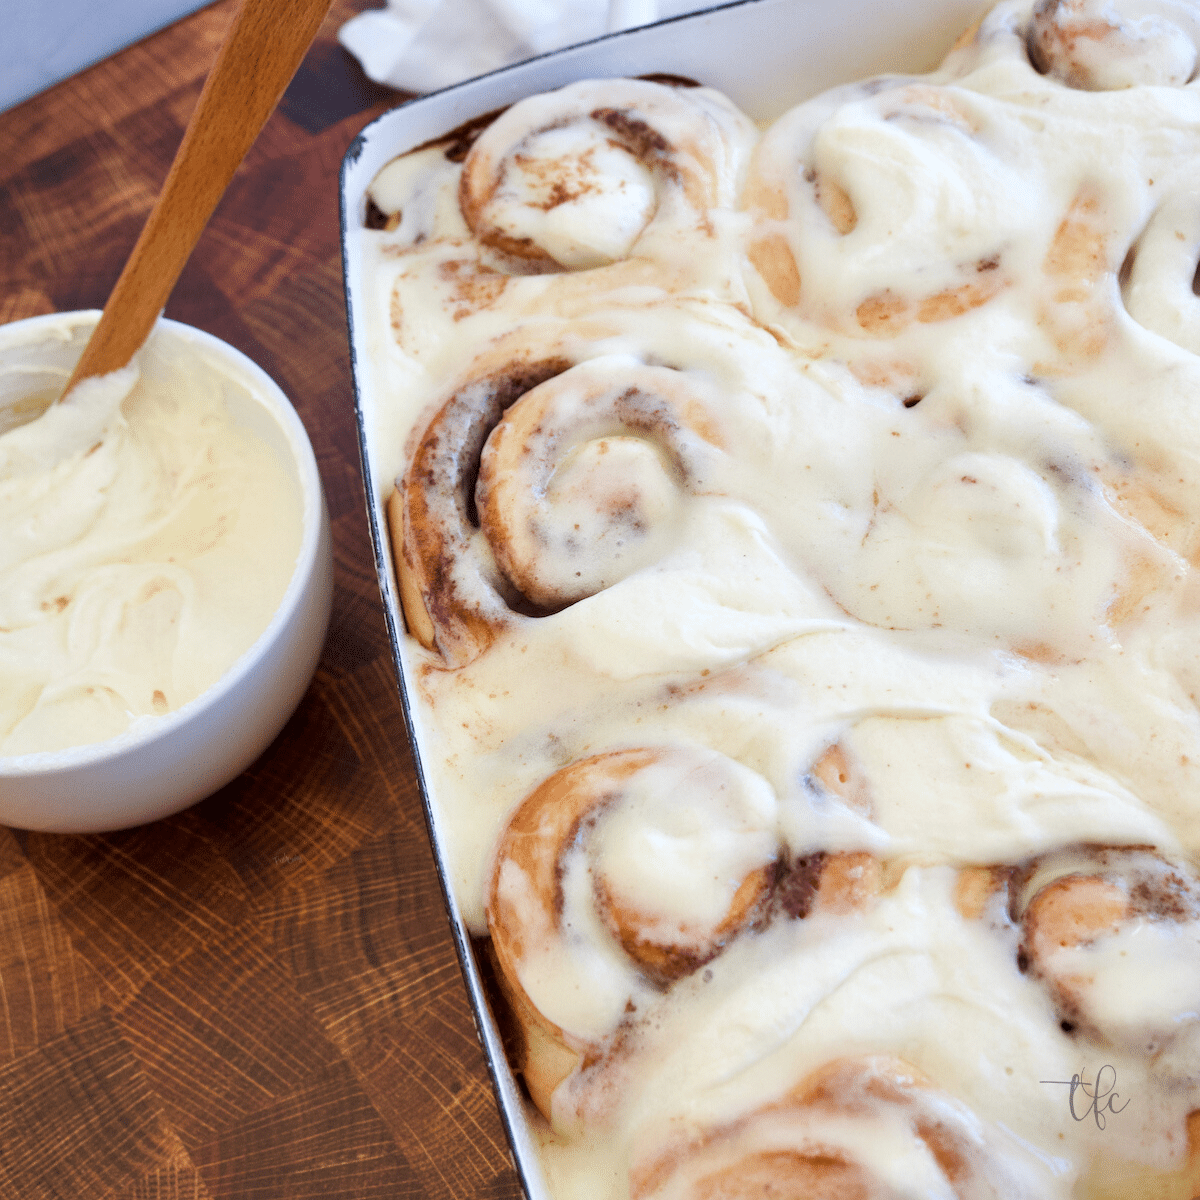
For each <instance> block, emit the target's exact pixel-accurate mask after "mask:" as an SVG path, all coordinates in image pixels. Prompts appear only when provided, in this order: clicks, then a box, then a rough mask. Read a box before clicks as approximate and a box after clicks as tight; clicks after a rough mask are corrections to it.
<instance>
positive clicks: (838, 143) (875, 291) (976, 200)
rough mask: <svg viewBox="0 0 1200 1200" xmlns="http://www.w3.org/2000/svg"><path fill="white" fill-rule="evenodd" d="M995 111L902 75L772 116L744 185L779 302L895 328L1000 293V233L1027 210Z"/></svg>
mask: <svg viewBox="0 0 1200 1200" xmlns="http://www.w3.org/2000/svg"><path fill="white" fill-rule="evenodd" d="M991 120H992V118H991V115H990V111H989V103H988V102H987V101H986V100H984V99H983V98H981V97H979V96H977V95H974V94H972V93H970V92H967V91H965V90H962V89H958V88H954V87H949V86H944V85H939V84H935V83H930V82H926V81H911V82H910V81H904V80H898V81H885V80H876V81H873V82H869V83H867V84H858V85H854V86H852V87H848V88H838V89H835V90H834V91H832V92H829V93H826V94H825V95H823V96H820V97H818V98H816V99H815V100H811V101H808V102H807V103H805V104H802V105H800V106H799V107H798V108H796V109H793V110H792V111H791V112H789V113H787V114H785V115H784V116H783V117H781V118H779V120H777V121H776V122H775V124H774V125H772V126H771V128H770V129H769V130H768V131H767V133H766V134H765V135H764V136H763V138H762V141H761V142H760V143H759V145H758V147H757V148H756V150H755V153H754V156H753V159H752V161H751V167H750V172H749V175H748V177H747V182H746V189H745V193H744V203H745V206H746V207H747V208H748V209H749V210H750V212H751V213H752V214H754V216H755V217H756V227H755V231H754V233H753V235H752V237H751V239H750V242H749V246H748V251H747V257H748V259H749V262H750V264H751V266H752V267H753V269H754V271H755V273H756V274H757V275H758V277H759V278H761V280H762V281H763V283H764V284H765V286H766V289H767V291H768V292H769V294H770V297H771V300H772V301H773V302H774V304H776V305H778V306H780V308H781V309H782V310H784V311H785V313H787V312H791V313H795V314H796V315H797V316H800V317H804V318H807V319H810V320H814V321H816V322H818V323H819V324H821V325H824V326H826V327H828V328H831V329H833V330H836V331H837V332H840V333H843V334H849V335H851V336H856V337H883V338H891V337H895V336H897V335H898V334H900V333H901V332H902V331H904V330H905V329H907V328H908V327H910V326H912V325H914V324H915V325H934V324H939V323H941V322H943V321H947V320H950V319H952V318H954V317H958V316H962V315H963V314H964V313H967V312H970V311H972V310H974V309H977V308H979V307H981V306H982V305H984V304H986V303H987V302H988V301H989V300H991V299H992V298H993V297H994V296H996V295H998V294H999V293H1001V292H1002V291H1003V290H1005V289H1006V288H1007V287H1008V286H1009V285H1010V284H1011V282H1012V278H1011V273H1010V270H1009V267H1008V264H1007V262H1006V257H1005V252H1006V233H1005V230H1006V227H1009V226H1011V224H1012V222H1013V219H1014V217H1015V216H1020V214H1021V213H1022V212H1023V211H1024V206H1023V203H1022V201H1021V200H1020V198H1019V197H1020V195H1021V189H1020V188H1019V187H1017V186H1015V178H1014V177H1013V175H1012V172H1011V171H1010V169H1009V167H1008V166H1007V165H1006V164H1005V163H1004V162H1003V161H1002V160H1001V159H1000V158H999V157H998V156H997V155H996V153H995V152H994V150H993V149H992V148H991V147H990V144H989V137H988V131H989V126H990V124H991ZM967 213H970V216H969V217H968V216H967V215H966V214H967ZM968 229H969V230H970V231H971V232H970V233H969V235H966V236H965V231H966V230H968Z"/></svg>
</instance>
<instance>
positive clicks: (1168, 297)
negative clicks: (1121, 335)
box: [1121, 173, 1200, 354]
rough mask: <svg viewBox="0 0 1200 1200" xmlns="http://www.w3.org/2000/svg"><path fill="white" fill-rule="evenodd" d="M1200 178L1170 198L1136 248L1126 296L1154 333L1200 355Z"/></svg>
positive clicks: (1135, 313)
mask: <svg viewBox="0 0 1200 1200" xmlns="http://www.w3.org/2000/svg"><path fill="white" fill-rule="evenodd" d="M1198 276H1200V175H1198V174H1196V173H1193V174H1192V175H1191V176H1190V177H1189V178H1187V179H1186V180H1185V181H1184V182H1183V183H1182V184H1181V185H1180V186H1178V187H1177V188H1176V189H1175V190H1174V191H1173V192H1172V193H1171V194H1170V195H1168V196H1167V197H1165V198H1164V199H1163V200H1162V202H1161V203H1160V204H1159V206H1158V208H1157V209H1156V210H1155V212H1154V215H1153V216H1152V217H1151V218H1150V221H1149V223H1148V224H1147V225H1146V228H1145V229H1144V230H1143V231H1142V235H1141V237H1139V238H1138V240H1137V243H1136V244H1135V246H1134V248H1133V254H1132V258H1131V262H1130V267H1129V272H1128V277H1127V278H1125V279H1124V281H1123V284H1122V288H1121V291H1122V294H1123V297H1124V300H1125V307H1126V309H1127V310H1128V312H1129V315H1130V316H1131V317H1132V318H1133V319H1134V320H1135V321H1136V322H1137V323H1138V324H1139V325H1141V326H1143V327H1144V328H1146V329H1149V330H1150V331H1151V332H1152V333H1157V334H1160V335H1161V336H1162V337H1165V338H1167V339H1168V340H1169V341H1172V342H1174V343H1175V344H1176V345H1177V346H1181V347H1183V349H1185V350H1190V351H1191V352H1192V353H1193V354H1200V295H1198V294H1197V278H1198Z"/></svg>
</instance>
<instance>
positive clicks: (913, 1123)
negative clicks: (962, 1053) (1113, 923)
mask: <svg viewBox="0 0 1200 1200" xmlns="http://www.w3.org/2000/svg"><path fill="white" fill-rule="evenodd" d="M1035 1178H1036V1177H1035V1175H1034V1173H1033V1169H1032V1168H1031V1167H1030V1166H1028V1165H1027V1164H1026V1163H1025V1162H1024V1161H1023V1160H1022V1155H1021V1152H1020V1150H1019V1149H1018V1148H1017V1146H1016V1144H1015V1142H1009V1141H1008V1140H1007V1139H1006V1138H1005V1137H1004V1136H1003V1135H1002V1134H1001V1133H1000V1131H998V1130H995V1129H991V1128H989V1127H988V1126H986V1125H985V1124H984V1123H983V1122H982V1121H980V1120H979V1118H978V1117H977V1116H975V1114H974V1113H972V1112H971V1111H970V1109H968V1108H967V1107H966V1106H965V1105H964V1104H962V1103H961V1102H960V1101H958V1100H956V1099H955V1098H954V1097H953V1096H951V1095H949V1094H948V1093H946V1092H944V1091H942V1090H941V1089H939V1088H938V1087H937V1086H936V1085H935V1084H934V1083H933V1081H932V1080H930V1079H928V1078H927V1077H926V1076H925V1075H924V1074H923V1073H922V1072H920V1071H919V1070H917V1069H916V1068H915V1067H913V1066H911V1065H910V1064H908V1063H906V1062H904V1061H903V1060H901V1059H899V1058H895V1057H892V1056H890V1055H874V1056H866V1057H861V1058H844V1059H837V1060H834V1061H833V1062H830V1063H828V1064H826V1065H825V1066H823V1067H821V1068H819V1069H818V1070H817V1071H815V1072H813V1074H812V1075H810V1076H809V1077H808V1078H807V1079H805V1080H804V1081H803V1082H802V1083H801V1084H799V1085H798V1086H797V1087H796V1088H794V1089H793V1090H792V1091H791V1092H790V1093H788V1094H787V1095H786V1096H785V1097H784V1098H783V1099H782V1100H779V1101H777V1102H776V1103H774V1104H770V1105H767V1106H766V1107H764V1108H762V1109H759V1110H758V1111H757V1112H754V1113H751V1114H750V1115H749V1116H746V1117H744V1118H742V1119H741V1120H739V1121H735V1122H733V1123H731V1124H729V1125H726V1126H724V1127H722V1128H720V1129H717V1130H714V1131H711V1132H709V1133H707V1134H705V1135H703V1136H700V1137H697V1138H695V1139H693V1140H692V1141H690V1142H686V1143H681V1144H677V1145H675V1146H673V1147H671V1148H670V1149H669V1150H667V1151H666V1152H665V1153H660V1154H659V1155H657V1156H655V1157H651V1158H648V1159H647V1160H645V1161H643V1162H642V1163H640V1164H639V1165H638V1166H637V1167H636V1168H635V1170H634V1172H633V1178H632V1188H631V1191H632V1195H633V1197H634V1200H756V1198H759V1197H779V1198H780V1200H849V1198H851V1197H853V1198H855V1200H858V1198H862V1200H868V1198H869V1200H918V1198H920V1200H928V1198H929V1197H934V1196H937V1197H956V1198H958V1200H982V1198H984V1197H988V1198H992V1200H1001V1198H1002V1200H1022V1198H1024V1197H1033V1196H1036V1195H1038V1194H1039V1190H1038V1189H1037V1187H1036V1184H1035Z"/></svg>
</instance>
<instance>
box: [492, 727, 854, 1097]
mask: <svg viewBox="0 0 1200 1200" xmlns="http://www.w3.org/2000/svg"><path fill="white" fill-rule="evenodd" d="M867 857H868V856H866V855H861V854H815V855H810V856H808V857H806V858H804V859H801V860H798V861H796V862H792V861H790V860H789V857H788V854H787V851H786V848H785V847H784V845H783V843H782V840H781V834H780V829H779V811H778V804H777V799H776V796H775V793H774V792H773V790H772V789H771V787H770V786H769V784H768V783H767V782H766V780H764V779H763V778H762V777H761V776H759V775H757V774H756V773H755V772H753V771H751V770H750V769H749V768H747V767H744V766H742V765H741V764H739V763H738V762H736V761H735V760H733V759H730V758H727V757H726V756H724V755H722V754H719V753H717V752H715V751H711V750H706V749H701V748H699V747H694V746H649V747H640V748H636V749H627V750H614V751H610V752H608V753H604V754H598V755H595V756H593V757H590V758H585V759H581V760H580V761H578V762H575V763H572V764H571V765H569V766H567V767H564V768H563V769H562V770H560V771H557V772H556V773H555V774H553V775H551V776H550V777H549V778H548V779H546V780H545V781H544V782H543V783H542V784H541V785H539V786H538V787H537V788H536V789H535V790H534V791H533V792H531V793H530V794H529V796H527V797H526V799H525V800H524V801H522V802H521V804H520V805H519V806H518V807H517V809H516V810H515V812H514V813H513V814H512V816H511V818H510V819H509V821H508V824H507V825H506V827H505V829H504V832H503V833H502V835H501V837H500V840H499V842H498V844H497V848H496V853H495V859H494V865H493V868H492V874H491V881H490V885H489V888H488V902H487V921H488V930H489V932H490V934H491V937H492V951H493V954H494V957H495V960H496V963H497V967H498V972H499V977H500V980H501V986H502V989H503V990H504V992H505V994H506V996H507V997H508V1000H509V1002H510V1004H511V1006H512V1009H513V1013H514V1015H515V1017H516V1020H517V1024H518V1026H519V1027H520V1029H521V1031H522V1036H523V1042H524V1045H523V1048H522V1052H521V1054H520V1067H521V1071H522V1073H523V1075H524V1078H525V1081H526V1085H527V1086H528V1088H529V1092H530V1095H531V1097H532V1098H533V1101H534V1103H535V1104H536V1105H537V1106H538V1108H539V1109H540V1110H541V1111H542V1112H543V1114H545V1115H546V1116H547V1117H549V1116H550V1115H551V1099H550V1098H551V1095H552V1093H553V1092H554V1090H555V1088H557V1086H558V1085H559V1084H560V1083H561V1082H562V1081H563V1080H564V1079H565V1078H566V1077H567V1076H568V1075H569V1074H571V1072H572V1071H574V1070H575V1069H576V1068H577V1067H586V1066H588V1065H590V1064H592V1063H594V1062H596V1061H597V1060H598V1059H599V1058H600V1057H601V1056H602V1055H603V1054H604V1053H605V1052H606V1051H607V1050H608V1049H611V1048H612V1047H613V1045H614V1043H615V1041H617V1040H619V1039H620V1037H621V1036H622V1031H625V1030H628V1029H629V1028H630V1026H631V1024H632V1023H633V1022H635V1021H636V1020H637V1019H638V1014H639V1013H640V1012H642V1011H643V1010H645V1009H646V1007H647V1006H648V1005H649V1004H650V1003H652V1002H653V1001H654V999H655V998H656V997H657V996H658V995H660V994H661V993H662V992H663V991H665V990H666V989H668V988H670V987H671V985H672V984H674V983H675V982H676V981H678V980H680V979H682V978H684V977H685V976H687V975H690V974H692V973H693V972H695V971H696V970H697V969H699V968H700V967H702V966H703V965H704V964H705V963H707V962H710V961H711V960H712V959H713V958H715V957H716V956H717V955H719V954H720V953H722V951H723V950H724V949H725V948H726V947H727V946H728V945H729V944H730V943H731V942H732V941H733V940H734V939H735V938H737V937H739V936H743V935H745V934H746V933H748V932H751V931H753V930H755V929H757V928H759V927H760V926H761V925H762V924H763V923H765V922H766V921H767V920H768V919H770V918H771V917H772V916H773V914H775V913H776V912H780V913H782V914H783V915H784V917H785V918H787V917H792V918H797V917H804V916H806V915H808V914H809V913H810V912H812V911H815V910H816V909H822V910H826V909H827V910H828V911H831V912H844V911H847V910H848V909H850V908H854V907H858V906H861V905H862V904H863V903H864V902H865V899H866V897H867V895H868V893H869V891H870V887H871V881H872V878H873V876H872V874H871V871H870V864H869V863H866V862H865V861H864V860H866V859H867Z"/></svg>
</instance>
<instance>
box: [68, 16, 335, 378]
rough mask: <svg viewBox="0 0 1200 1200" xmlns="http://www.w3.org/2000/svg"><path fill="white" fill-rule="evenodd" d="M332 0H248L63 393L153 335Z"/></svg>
mask: <svg viewBox="0 0 1200 1200" xmlns="http://www.w3.org/2000/svg"><path fill="white" fill-rule="evenodd" d="M332 2H333V0H242V5H241V7H240V8H239V9H238V11H237V13H236V14H235V15H234V18H233V24H232V25H231V26H230V28H229V32H228V33H227V34H226V35H225V41H224V42H223V43H222V45H221V49H220V50H219V51H218V53H217V60H216V62H215V63H214V64H213V68H212V70H211V71H210V72H209V74H208V79H207V80H205V83H204V90H203V91H202V92H201V93H200V99H199V101H198V102H197V104H196V108H195V111H194V112H193V113H192V119H191V120H190V121H189V122H188V127H187V130H186V131H185V132H184V135H183V141H182V142H181V143H180V145H179V150H178V152H177V153H176V155H175V161H174V162H173V163H172V164H171V170H170V172H169V173H168V175H167V181H166V183H164V184H163V189H162V191H161V192H160V193H159V195H158V199H157V200H156V201H155V203H154V207H153V209H151V211H150V216H149V217H148V218H147V220H146V224H145V227H144V228H143V229H142V233H141V236H140V237H139V238H138V240H137V245H136V246H134V248H133V253H132V254H130V256H129V259H128V261H127V262H126V263H125V267H124V270H122V272H121V276H120V278H119V279H118V280H117V283H116V286H115V287H114V288H113V290H112V293H111V294H110V295H109V297H108V303H107V304H106V305H105V306H104V314H103V316H102V317H101V318H100V322H99V324H98V325H97V326H96V329H95V331H94V332H93V334H92V336H91V338H90V340H89V341H88V344H87V346H85V347H84V351H83V355H82V357H81V358H80V359H79V362H78V363H77V364H76V367H75V370H74V372H73V373H72V375H71V378H70V380H69V381H68V383H67V386H66V389H65V390H64V392H63V395H64V396H65V395H66V394H67V392H69V391H70V390H71V389H72V388H73V387H74V386H75V385H76V384H77V383H78V382H79V381H80V380H81V379H87V378H89V377H90V376H93V375H107V374H108V373H109V372H110V371H116V370H119V369H120V368H121V367H123V366H125V364H126V363H128V362H129V360H130V359H131V358H132V357H133V356H134V354H136V353H137V351H138V349H139V348H140V347H141V345H142V343H143V342H144V341H145V340H146V338H147V337H149V335H150V330H151V329H152V328H153V327H154V322H155V321H156V320H158V316H159V314H160V313H161V312H162V310H163V308H164V306H165V305H166V303H167V297H168V296H169V295H170V294H171V289H172V288H173V287H174V286H175V281H176V280H177V279H178V278H179V273H180V272H181V271H182V270H183V265H184V263H186V262H187V260H188V256H189V255H190V254H191V252H192V249H193V247H194V246H195V245H196V242H197V241H198V240H199V237H200V234H201V233H202V232H203V230H204V227H205V225H207V224H208V219H209V217H210V216H212V213H213V209H215V208H216V207H217V202H218V201H219V200H220V199H221V196H222V195H224V192H225V189H226V187H228V186H229V181H230V180H231V179H232V178H233V173H234V172H235V171H236V170H237V168H238V164H239V163H240V162H241V161H242V159H243V158H244V157H245V155H246V151H247V150H249V149H250V146H251V145H252V144H253V142H254V139H255V138H256V137H257V136H258V131H259V130H260V129H261V128H262V127H263V125H264V124H265V123H266V120H267V118H268V117H269V116H270V115H271V113H272V112H274V110H275V106H276V104H278V103H279V98H280V97H281V96H282V95H283V93H284V89H285V88H286V87H287V85H288V84H289V83H290V82H291V78H292V76H293V75H294V74H295V73H296V68H297V67H298V66H299V65H300V60H301V59H303V57H304V55H305V53H306V52H307V50H308V47H309V46H310V45H311V44H312V40H313V38H314V37H316V35H317V30H318V29H319V28H320V26H321V22H322V21H323V20H324V19H325V14H326V13H327V12H328V11H329V8H330V5H331V4H332Z"/></svg>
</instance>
